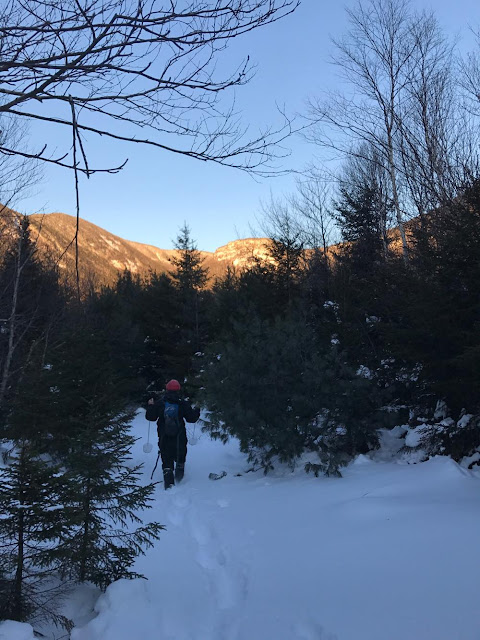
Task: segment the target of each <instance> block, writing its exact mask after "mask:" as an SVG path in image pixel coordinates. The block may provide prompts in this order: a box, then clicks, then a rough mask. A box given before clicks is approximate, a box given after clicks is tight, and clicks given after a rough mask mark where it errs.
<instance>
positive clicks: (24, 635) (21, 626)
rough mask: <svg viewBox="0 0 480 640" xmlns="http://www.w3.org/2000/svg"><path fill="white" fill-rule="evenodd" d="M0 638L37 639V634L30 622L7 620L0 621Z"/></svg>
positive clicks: (3, 639) (2, 639) (9, 639)
mask: <svg viewBox="0 0 480 640" xmlns="http://www.w3.org/2000/svg"><path fill="white" fill-rule="evenodd" d="M0 640H35V636H34V635H33V629H32V627H31V626H30V625H29V624H25V623H24V622H14V621H13V620H5V621H4V622H0Z"/></svg>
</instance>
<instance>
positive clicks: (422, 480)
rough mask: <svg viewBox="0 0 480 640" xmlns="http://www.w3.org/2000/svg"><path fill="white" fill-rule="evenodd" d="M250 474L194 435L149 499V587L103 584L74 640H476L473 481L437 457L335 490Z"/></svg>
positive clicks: (387, 465) (329, 482) (293, 477)
mask: <svg viewBox="0 0 480 640" xmlns="http://www.w3.org/2000/svg"><path fill="white" fill-rule="evenodd" d="M134 428H135V430H136V432H137V433H138V434H140V433H141V434H143V435H146V429H147V427H146V424H145V420H144V418H143V417H140V418H139V419H138V420H137V421H136V423H135V425H134ZM197 435H198V428H197ZM142 444H143V441H140V442H138V443H137V444H136V445H135V449H134V461H135V462H136V461H139V460H141V459H143V460H145V459H146V460H147V461H148V466H147V468H146V474H145V478H146V479H148V478H149V476H150V473H151V469H152V468H153V464H154V459H155V456H154V455H153V454H152V455H150V456H145V454H143V452H142ZM247 467H248V465H247V464H246V462H245V458H244V457H243V456H242V455H241V454H240V453H239V451H238V447H237V445H236V443H235V442H230V443H229V444H228V445H227V446H225V447H224V446H223V445H221V444H220V443H218V442H211V441H210V440H209V439H208V437H207V436H206V435H202V436H201V437H200V439H199V442H198V444H197V445H196V446H194V447H190V449H189V454H188V458H187V467H186V476H185V480H184V482H183V483H182V484H181V485H180V486H178V487H175V488H174V489H171V490H169V491H167V492H165V491H164V490H163V487H162V485H159V486H158V487H157V493H156V502H155V505H154V508H153V509H152V510H151V511H150V512H149V513H148V517H149V519H156V520H158V521H159V522H161V523H163V524H166V525H167V531H166V532H164V533H162V536H161V539H160V540H159V541H158V543H157V544H156V546H155V548H154V549H151V550H150V551H148V553H147V554H146V556H144V557H140V558H139V559H138V561H137V565H136V569H137V570H138V571H140V572H142V573H144V574H145V575H146V576H147V577H148V581H145V580H133V581H128V580H121V581H119V582H116V583H114V584H112V585H111V586H110V587H109V588H108V590H107V592H106V594H105V595H104V596H102V597H101V598H100V600H99V601H98V602H97V605H96V611H97V617H96V618H95V619H93V620H92V621H91V622H89V623H88V624H87V625H85V626H84V627H83V628H77V629H75V630H74V631H73V633H72V640H132V639H137V638H138V639H139V640H143V639H144V638H145V640H146V639H147V638H148V639H150V638H156V639H158V640H267V639H268V640H270V639H275V640H454V639H457V640H479V638H480V636H479V629H480V607H479V606H478V575H479V573H480V556H479V554H478V532H479V531H480V499H479V495H480V476H479V475H478V474H475V473H472V472H471V471H468V470H465V469H462V468H461V467H459V466H458V465H457V464H455V463H454V462H453V461H452V460H450V459H449V458H445V457H436V458H433V459H431V460H429V461H428V462H425V463H423V464H418V465H406V464H397V463H392V462H387V461H378V462H375V461H372V460H370V459H369V458H366V457H364V456H362V457H359V458H357V460H356V464H352V465H350V467H349V468H347V469H346V470H345V472H344V478H342V479H331V478H315V477H314V476H313V475H310V476H307V475H305V473H304V472H303V471H302V470H298V471H296V472H295V473H291V472H290V471H288V470H285V469H283V470H277V471H276V472H275V473H273V474H272V475H270V474H269V475H268V476H266V477H265V476H263V474H262V473H261V472H255V473H245V470H246V469H247ZM222 470H226V471H227V472H228V475H227V476H226V477H224V478H223V479H221V480H218V481H211V480H209V479H208V474H209V473H210V472H216V473H219V472H221V471H222ZM160 473H161V472H160ZM239 473H241V474H242V475H241V476H238V475H236V474H239ZM157 474H158V475H157V479H158V477H159V475H160V474H159V473H158V472H157ZM29 640H30V639H29Z"/></svg>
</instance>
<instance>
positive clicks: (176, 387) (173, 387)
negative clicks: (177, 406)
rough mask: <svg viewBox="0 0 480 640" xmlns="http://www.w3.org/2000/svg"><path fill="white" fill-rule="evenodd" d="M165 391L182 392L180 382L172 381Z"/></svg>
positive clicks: (168, 383)
mask: <svg viewBox="0 0 480 640" xmlns="http://www.w3.org/2000/svg"><path fill="white" fill-rule="evenodd" d="M165 389H166V390H167V391H180V383H179V381H178V380H170V382H167V384H166V387H165Z"/></svg>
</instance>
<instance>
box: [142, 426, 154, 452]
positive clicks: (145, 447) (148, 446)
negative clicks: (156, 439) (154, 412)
mask: <svg viewBox="0 0 480 640" xmlns="http://www.w3.org/2000/svg"><path fill="white" fill-rule="evenodd" d="M152 448H153V447H152V445H151V443H150V422H149V423H148V435H147V442H146V443H145V444H144V445H143V452H144V453H150V451H151V450H152Z"/></svg>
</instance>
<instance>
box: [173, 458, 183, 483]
mask: <svg viewBox="0 0 480 640" xmlns="http://www.w3.org/2000/svg"><path fill="white" fill-rule="evenodd" d="M184 474H185V465H184V464H181V463H178V462H177V464H176V466H175V481H176V482H180V480H183V476H184Z"/></svg>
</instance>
